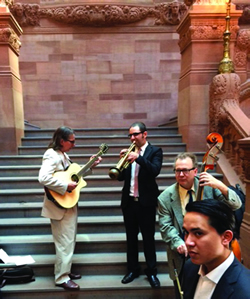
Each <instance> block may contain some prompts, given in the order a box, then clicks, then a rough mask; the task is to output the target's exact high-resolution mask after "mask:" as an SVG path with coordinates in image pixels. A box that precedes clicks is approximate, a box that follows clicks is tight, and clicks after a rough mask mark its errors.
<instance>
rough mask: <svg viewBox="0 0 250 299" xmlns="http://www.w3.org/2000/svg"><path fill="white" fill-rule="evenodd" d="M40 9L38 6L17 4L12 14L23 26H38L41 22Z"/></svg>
mask: <svg viewBox="0 0 250 299" xmlns="http://www.w3.org/2000/svg"><path fill="white" fill-rule="evenodd" d="M39 9H40V7H39V5H38V4H21V3H16V4H14V5H13V6H12V7H11V12H12V14H13V15H14V16H15V18H16V20H17V22H18V23H19V25H21V26H38V25H39V22H40V19H39V17H40V11H39Z"/></svg>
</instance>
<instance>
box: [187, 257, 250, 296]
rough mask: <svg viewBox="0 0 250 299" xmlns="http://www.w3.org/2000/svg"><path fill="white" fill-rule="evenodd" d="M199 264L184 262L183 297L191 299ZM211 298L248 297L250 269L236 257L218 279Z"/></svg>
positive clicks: (249, 292)
mask: <svg viewBox="0 0 250 299" xmlns="http://www.w3.org/2000/svg"><path fill="white" fill-rule="evenodd" d="M199 267H200V266H199V265H195V264H193V263H192V262H191V261H190V260H189V261H187V262H186V263H185V266H184V273H183V283H182V291H183V292H184V299H193V298H194V294H195V289H196V286H197V283H198V279H199V275H198V271H199ZM211 299H250V270H249V269H247V268H246V267H244V266H243V265H242V264H241V263H240V262H239V261H238V260H237V259H236V258H234V261H233V263H232V264H231V266H230V267H229V268H228V269H227V270H226V272H225V273H224V274H223V275H222V277H221V279H220V280H219V282H218V284H217V286H216V288H215V290H214V292H213V295H212V297H211Z"/></svg>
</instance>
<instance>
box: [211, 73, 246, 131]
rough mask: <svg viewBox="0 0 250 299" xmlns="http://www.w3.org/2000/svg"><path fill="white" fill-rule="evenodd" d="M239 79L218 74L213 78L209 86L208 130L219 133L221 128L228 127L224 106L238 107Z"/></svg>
mask: <svg viewBox="0 0 250 299" xmlns="http://www.w3.org/2000/svg"><path fill="white" fill-rule="evenodd" d="M240 85H241V82H240V78H239V76H238V75H236V74H234V73H231V74H219V75H217V76H215V77H214V78H213V81H212V83H211V85H210V110H209V117H210V129H211V131H215V132H216V131H220V127H221V124H222V126H226V125H228V121H229V120H228V119H227V114H226V113H225V109H224V108H223V106H224V104H226V105H227V106H231V107H238V106H239V97H240Z"/></svg>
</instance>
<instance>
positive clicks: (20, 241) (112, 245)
mask: <svg viewBox="0 0 250 299" xmlns="http://www.w3.org/2000/svg"><path fill="white" fill-rule="evenodd" d="M101 231H102V228H101V226H100V232H101ZM20 233H21V231H20ZM138 239H139V251H142V248H143V244H142V238H141V234H139V236H138ZM76 241H77V242H76V248H75V254H77V253H81V254H84V253H100V252H102V253H110V252H126V235H125V233H110V234H106V233H96V234H77V238H76ZM0 242H1V247H2V248H3V250H5V251H6V252H7V253H8V254H9V255H28V254H30V255H33V254H45V253H46V254H55V249H54V243H53V238H52V235H51V234H47V235H45V234H44V235H23V234H22V235H19V236H1V238H0ZM155 243H156V250H157V251H164V252H165V251H166V245H165V243H164V242H163V241H162V238H161V235H160V233H159V232H156V233H155Z"/></svg>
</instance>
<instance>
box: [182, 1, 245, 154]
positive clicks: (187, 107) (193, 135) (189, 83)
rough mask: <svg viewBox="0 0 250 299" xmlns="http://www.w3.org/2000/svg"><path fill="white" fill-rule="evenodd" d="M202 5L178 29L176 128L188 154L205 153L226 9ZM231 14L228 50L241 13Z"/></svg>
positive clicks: (223, 6)
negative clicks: (210, 94) (179, 53)
mask: <svg viewBox="0 0 250 299" xmlns="http://www.w3.org/2000/svg"><path fill="white" fill-rule="evenodd" d="M202 2H203V3H202ZM205 2H207V1H199V3H200V4H197V3H194V4H193V5H192V6H191V8H190V10H189V12H188V13H187V15H186V17H185V18H184V19H183V20H182V21H181V23H180V24H179V26H178V28H177V32H178V33H179V35H180V36H179V46H180V51H181V74H180V80H179V99H178V126H179V132H180V134H182V136H183V141H184V142H185V143H186V144H187V150H189V151H204V150H207V148H206V142H205V141H206V137H207V135H208V133H210V132H209V85H210V83H211V81H212V79H213V77H214V76H215V75H216V74H217V73H218V67H219V63H220V61H221V60H222V58H223V33H224V31H225V27H226V20H225V17H226V5H225V4H217V5H212V4H206V3H205ZM223 2H224V1H223ZM230 14H231V20H230V32H231V37H230V38H231V39H230V50H233V44H234V42H235V40H236V34H237V31H238V25H237V24H238V18H239V17H240V15H241V11H236V8H235V5H231V12H230Z"/></svg>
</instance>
